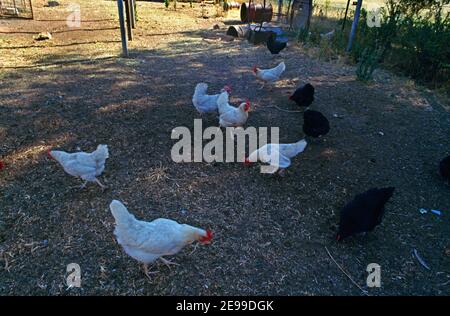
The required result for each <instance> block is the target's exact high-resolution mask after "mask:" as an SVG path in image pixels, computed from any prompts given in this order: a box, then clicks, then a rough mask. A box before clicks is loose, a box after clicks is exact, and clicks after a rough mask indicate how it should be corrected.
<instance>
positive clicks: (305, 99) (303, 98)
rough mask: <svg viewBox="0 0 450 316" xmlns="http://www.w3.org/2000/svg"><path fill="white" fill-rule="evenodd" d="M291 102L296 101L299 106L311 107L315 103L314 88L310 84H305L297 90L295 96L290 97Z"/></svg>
mask: <svg viewBox="0 0 450 316" xmlns="http://www.w3.org/2000/svg"><path fill="white" fill-rule="evenodd" d="M289 100H292V101H294V102H295V103H297V105H298V106H310V105H311V103H312V102H313V101H314V87H313V86H312V84H310V83H307V84H305V85H304V86H302V87H300V88H298V89H297V90H295V92H294V94H293V95H291V96H290V97H289Z"/></svg>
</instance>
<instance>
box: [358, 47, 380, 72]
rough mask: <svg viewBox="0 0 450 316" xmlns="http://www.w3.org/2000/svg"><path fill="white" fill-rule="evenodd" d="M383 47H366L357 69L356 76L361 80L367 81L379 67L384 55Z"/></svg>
mask: <svg viewBox="0 0 450 316" xmlns="http://www.w3.org/2000/svg"><path fill="white" fill-rule="evenodd" d="M382 52H383V48H380V47H378V48H375V47H372V46H368V47H366V48H365V49H364V50H363V51H362V54H361V57H360V59H359V62H358V67H357V69H356V76H357V77H358V79H359V80H362V81H367V80H370V79H371V78H372V74H373V72H374V70H375V69H376V68H377V67H378V64H379V61H380V58H381V56H382Z"/></svg>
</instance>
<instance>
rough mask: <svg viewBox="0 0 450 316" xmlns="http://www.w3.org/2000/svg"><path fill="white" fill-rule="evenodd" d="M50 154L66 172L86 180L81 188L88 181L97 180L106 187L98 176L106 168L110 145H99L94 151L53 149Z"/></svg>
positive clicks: (101, 185) (82, 186)
mask: <svg viewBox="0 0 450 316" xmlns="http://www.w3.org/2000/svg"><path fill="white" fill-rule="evenodd" d="M48 155H49V156H50V158H52V159H54V160H56V161H57V162H59V164H60V165H61V166H62V167H63V169H64V171H65V172H67V173H68V174H70V175H71V176H74V177H78V178H81V179H83V180H84V181H85V182H84V183H83V184H82V185H81V188H84V187H85V186H86V184H87V183H88V182H96V183H97V184H98V185H99V186H100V187H102V188H103V189H104V188H105V186H104V185H103V184H102V183H101V182H100V181H99V180H98V179H97V177H98V176H99V175H100V174H101V173H102V172H103V170H105V162H106V159H107V158H109V153H108V146H106V145H98V146H97V149H96V150H95V151H93V152H92V153H85V152H76V153H66V152H64V151H59V150H51V151H49V152H48Z"/></svg>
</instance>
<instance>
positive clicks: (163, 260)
mask: <svg viewBox="0 0 450 316" xmlns="http://www.w3.org/2000/svg"><path fill="white" fill-rule="evenodd" d="M159 259H161V261H162V262H163V263H164V264H165V265H166V266H167V267H168V268H169V269H170V265H175V266H179V264H178V263H175V262H172V261H169V260H167V259H164V258H163V257H159Z"/></svg>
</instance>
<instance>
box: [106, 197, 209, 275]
mask: <svg viewBox="0 0 450 316" xmlns="http://www.w3.org/2000/svg"><path fill="white" fill-rule="evenodd" d="M109 208H110V209H111V213H112V215H113V216H114V219H115V220H116V228H115V230H114V234H115V236H116V238H117V242H118V243H119V244H120V245H121V246H122V247H123V249H124V250H125V252H126V253H127V254H128V255H129V256H131V257H132V258H134V259H136V260H137V261H139V262H141V263H143V264H144V271H145V274H146V275H147V277H149V273H150V272H149V271H148V264H150V263H153V262H155V261H156V260H157V259H160V260H161V261H162V262H163V263H164V264H166V265H169V264H175V263H173V262H171V261H168V260H166V259H164V258H163V257H162V256H170V255H174V254H176V253H177V252H179V251H180V250H181V249H183V247H184V246H186V245H188V244H191V243H193V242H194V241H199V242H200V243H201V244H208V243H210V242H211V239H212V238H213V233H212V232H211V231H209V230H203V229H200V228H196V227H193V226H190V225H187V224H179V223H177V222H176V221H173V220H170V219H166V218H158V219H155V220H154V221H151V222H144V221H140V220H137V219H136V218H135V217H134V215H132V214H130V213H129V212H128V210H127V208H126V207H125V205H123V204H122V203H121V202H119V201H117V200H113V201H112V202H111V204H110V206H109ZM152 273H155V272H152Z"/></svg>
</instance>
